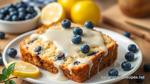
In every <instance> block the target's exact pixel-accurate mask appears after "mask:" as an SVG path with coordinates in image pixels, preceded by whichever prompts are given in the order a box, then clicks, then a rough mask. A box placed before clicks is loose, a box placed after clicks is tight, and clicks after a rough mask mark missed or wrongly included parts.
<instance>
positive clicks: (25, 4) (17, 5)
mask: <svg viewBox="0 0 150 84" xmlns="http://www.w3.org/2000/svg"><path fill="white" fill-rule="evenodd" d="M27 6H28V4H27V3H25V2H23V1H21V2H20V3H17V4H16V7H17V8H20V7H23V8H26V7H27Z"/></svg>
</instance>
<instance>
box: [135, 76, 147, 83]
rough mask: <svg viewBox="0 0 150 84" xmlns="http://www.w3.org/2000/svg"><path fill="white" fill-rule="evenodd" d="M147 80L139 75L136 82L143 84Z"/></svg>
mask: <svg viewBox="0 0 150 84" xmlns="http://www.w3.org/2000/svg"><path fill="white" fill-rule="evenodd" d="M144 79H145V76H144V75H137V79H136V82H137V83H142V82H143V81H144Z"/></svg>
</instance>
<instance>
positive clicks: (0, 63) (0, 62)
mask: <svg viewBox="0 0 150 84" xmlns="http://www.w3.org/2000/svg"><path fill="white" fill-rule="evenodd" d="M0 65H4V63H3V59H2V56H0Z"/></svg>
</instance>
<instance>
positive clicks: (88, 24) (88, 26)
mask: <svg viewBox="0 0 150 84" xmlns="http://www.w3.org/2000/svg"><path fill="white" fill-rule="evenodd" d="M84 26H85V27H86V28H89V29H93V27H94V25H93V23H92V22H91V21H86V22H85V23H84Z"/></svg>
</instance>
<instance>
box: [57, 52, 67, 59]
mask: <svg viewBox="0 0 150 84" xmlns="http://www.w3.org/2000/svg"><path fill="white" fill-rule="evenodd" d="M55 59H56V60H63V59H65V54H64V53H62V52H61V53H59V54H58V55H57V56H56V58H55Z"/></svg>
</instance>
